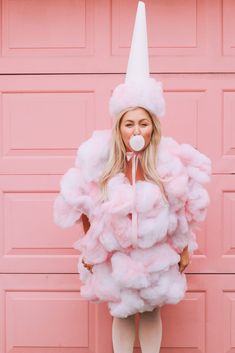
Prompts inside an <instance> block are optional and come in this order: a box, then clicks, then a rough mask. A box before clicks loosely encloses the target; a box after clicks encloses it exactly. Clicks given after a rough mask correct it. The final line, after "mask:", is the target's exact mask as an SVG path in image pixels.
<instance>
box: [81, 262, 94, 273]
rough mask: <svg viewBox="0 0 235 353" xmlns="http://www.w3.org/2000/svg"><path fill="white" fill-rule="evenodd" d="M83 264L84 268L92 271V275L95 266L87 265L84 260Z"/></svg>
mask: <svg viewBox="0 0 235 353" xmlns="http://www.w3.org/2000/svg"><path fill="white" fill-rule="evenodd" d="M82 264H83V266H84V267H85V268H87V269H88V270H89V271H90V273H92V267H93V265H91V264H87V263H86V262H85V261H84V259H82Z"/></svg>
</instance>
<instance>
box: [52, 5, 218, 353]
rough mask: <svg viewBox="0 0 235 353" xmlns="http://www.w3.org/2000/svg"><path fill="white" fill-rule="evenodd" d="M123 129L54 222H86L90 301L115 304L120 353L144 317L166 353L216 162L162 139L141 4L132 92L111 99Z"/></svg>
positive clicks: (146, 343) (99, 153)
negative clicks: (166, 333) (163, 311)
mask: <svg viewBox="0 0 235 353" xmlns="http://www.w3.org/2000/svg"><path fill="white" fill-rule="evenodd" d="M110 113H111V116H112V118H113V129H112V131H110V130H104V131H95V132H94V133H93V135H92V136H91V138H89V139H88V140H87V141H85V142H84V143H82V145H81V146H80V147H79V149H78V154H77V158H76V161H75V166H74V167H73V168H70V169H69V170H68V171H67V172H66V173H65V175H64V176H63V177H62V179H61V184H60V194H59V195H58V196H57V198H56V200H55V203H54V221H55V223H56V224H58V225H60V226H61V227H69V226H72V225H73V224H75V223H76V222H77V221H78V222H82V221H83V226H84V230H85V232H86V236H83V237H81V238H80V239H79V240H78V241H77V242H76V243H75V244H74V248H75V249H78V250H79V251H80V255H79V261H78V272H79V275H80V280H81V283H82V285H81V288H80V292H81V296H82V297H84V298H86V299H87V300H91V301H93V302H106V303H107V305H108V309H109V312H110V314H111V315H112V316H113V326H112V338H113V348H114V353H128V352H132V351H133V343H134V337H135V326H134V318H135V314H137V313H139V314H140V321H139V339H140V344H141V349H142V353H157V352H159V349H160V343H161V334H162V324H161V317H160V307H161V306H163V305H165V304H176V303H178V302H179V301H180V300H182V299H183V298H184V295H185V291H186V289H187V283H186V277H185V274H184V273H183V271H184V269H185V268H186V266H187V265H188V263H189V258H190V257H191V256H192V254H193V252H194V251H195V250H196V249H197V247H198V245H197V242H196V236H195V234H194V232H193V227H194V225H196V224H197V223H198V222H200V221H203V220H204V219H205V216H206V209H207V207H208V205H209V197H208V193H207V191H206V189H205V188H204V187H203V185H202V184H203V183H205V182H208V181H209V179H210V173H211V162H210V160H209V158H207V157H206V156H205V155H203V154H202V153H200V152H199V151H197V150H196V149H195V148H193V147H192V146H191V145H188V144H178V143H177V142H176V141H175V140H174V139H173V138H171V137H164V136H161V126H160V121H159V118H161V117H163V116H164V113H165V101H164V97H163V90H162V84H161V82H158V81H155V80H154V79H153V78H150V77H149V65H148V45H147V33H146V19H145V5H144V3H143V2H141V1H140V2H139V4H138V9H137V16H136V21H135V28H134V34H133V39H132V44H131V50H130V56H129V61H128V70H127V74H126V78H125V83H123V84H119V85H118V86H117V87H116V88H115V89H114V91H113V93H112V96H111V99H110Z"/></svg>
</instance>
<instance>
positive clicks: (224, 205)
mask: <svg viewBox="0 0 235 353" xmlns="http://www.w3.org/2000/svg"><path fill="white" fill-rule="evenodd" d="M0 4H1V12H2V13H1V17H0V18H1V46H0V74H1V75H0V114H1V119H0V122H1V125H0V131H1V139H0V141H1V143H0V190H1V199H0V208H1V210H0V297H1V300H0V353H19V352H20V353H36V352H40V353H52V352H53V353H69V352H71V353H111V351H112V348H111V317H110V316H109V314H108V312H107V308H106V306H105V305H99V306H98V305H95V304H90V303H88V302H86V301H84V300H83V299H82V298H81V297H80V294H79V287H80V283H79V279H78V275H77V272H76V271H77V255H78V254H77V253H76V251H75V250H74V249H73V248H72V244H73V243H74V242H75V240H76V239H77V238H78V236H79V235H80V234H81V229H80V228H79V226H75V227H73V228H71V229H67V230H62V229H59V228H58V227H57V226H55V225H54V224H53V222H52V204H53V200H54V198H55V196H56V194H57V192H58V190H59V180H60V177H61V175H62V174H63V173H64V172H65V171H66V170H67V168H69V167H70V166H71V165H73V163H74V156H75V152H76V149H77V147H78V145H79V144H80V143H81V141H83V140H84V139H85V138H87V137H88V136H89V135H90V134H91V132H92V130H94V129H103V128H108V127H110V126H111V121H110V118H109V116H108V98H109V96H110V93H111V90H112V88H113V87H114V86H115V85H116V84H117V83H119V82H121V81H122V80H123V77H124V76H123V73H124V72H125V69H126V63H127V54H128V50H129V44H130V40H131V31H132V27H133V21H134V14H135V9H136V4H137V1H134V0H128V2H127V1H121V0H120V1H118V0H113V1H111V0H93V1H92V0H87V1H86V0H56V1H55V0H47V1H40V0H1V1H0ZM146 5H147V11H148V12H147V14H148V29H149V44H150V54H151V60H150V63H151V69H152V74H153V76H155V77H157V78H159V79H160V80H161V81H162V82H163V86H164V90H165V97H166V101H167V115H166V119H165V120H164V122H163V134H164V135H171V136H173V137H175V138H176V139H177V140H178V141H179V142H189V143H191V144H192V145H193V146H195V147H196V148H198V149H199V150H201V151H203V152H204V153H206V154H207V155H208V156H210V158H211V159H212V163H213V177H212V183H211V184H210V186H209V192H210V195H211V206H210V208H209V211H208V217H207V220H206V222H205V223H204V224H203V225H202V226H201V228H200V229H199V230H198V232H197V235H198V239H199V245H200V246H199V249H198V251H197V253H196V254H195V255H194V259H193V262H192V264H191V265H190V266H189V267H188V269H187V279H188V283H189V289H188V292H187V295H186V297H185V299H184V300H183V301H182V302H181V303H180V304H178V305H176V306H165V307H164V308H163V310H162V318H163V325H164V327H163V341H162V350H161V352H162V353H163V352H164V353H186V352H187V353H234V352H235V305H234V302H235V223H234V218H235V211H234V210H235V208H234V202H235V177H234V173H235V157H234V148H235V147H234V146H235V137H234V136H235V125H234V116H235V60H234V59H235V49H234V48H235V21H234V17H235V2H234V1H233V0H224V1H222V0H198V1H197V0H164V1H160V0H159V1H158V0H149V1H146ZM169 23H170V24H171V25H170V26H169ZM135 346H136V349H135V351H136V353H137V352H140V349H139V343H138V339H136V345H135Z"/></svg>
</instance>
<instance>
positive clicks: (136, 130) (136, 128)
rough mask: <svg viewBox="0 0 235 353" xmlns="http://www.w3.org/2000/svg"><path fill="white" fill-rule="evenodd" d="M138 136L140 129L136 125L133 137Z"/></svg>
mask: <svg viewBox="0 0 235 353" xmlns="http://www.w3.org/2000/svg"><path fill="white" fill-rule="evenodd" d="M139 134H140V128H139V126H138V125H136V126H135V128H134V135H139Z"/></svg>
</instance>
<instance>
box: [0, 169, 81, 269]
mask: <svg viewBox="0 0 235 353" xmlns="http://www.w3.org/2000/svg"><path fill="white" fill-rule="evenodd" d="M59 180H60V176H47V175H45V176H36V175H34V176H30V175H28V176H25V175H2V176H0V189H1V194H0V195H1V196H0V209H1V214H0V227H1V230H0V232H1V242H0V254H1V255H0V272H20V273H21V272H23V273H24V272H26V273H33V272H36V273H37V272H39V273H45V272H59V273H66V272H72V273H75V272H77V259H78V254H79V252H78V250H75V249H74V248H73V244H74V242H75V241H77V240H78V239H79V238H80V237H81V236H83V229H82V223H81V222H79V223H77V224H76V225H74V226H73V227H71V228H66V229H62V228H60V227H59V226H57V225H56V224H54V223H53V203H54V200H55V198H56V196H57V194H58V192H59Z"/></svg>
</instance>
